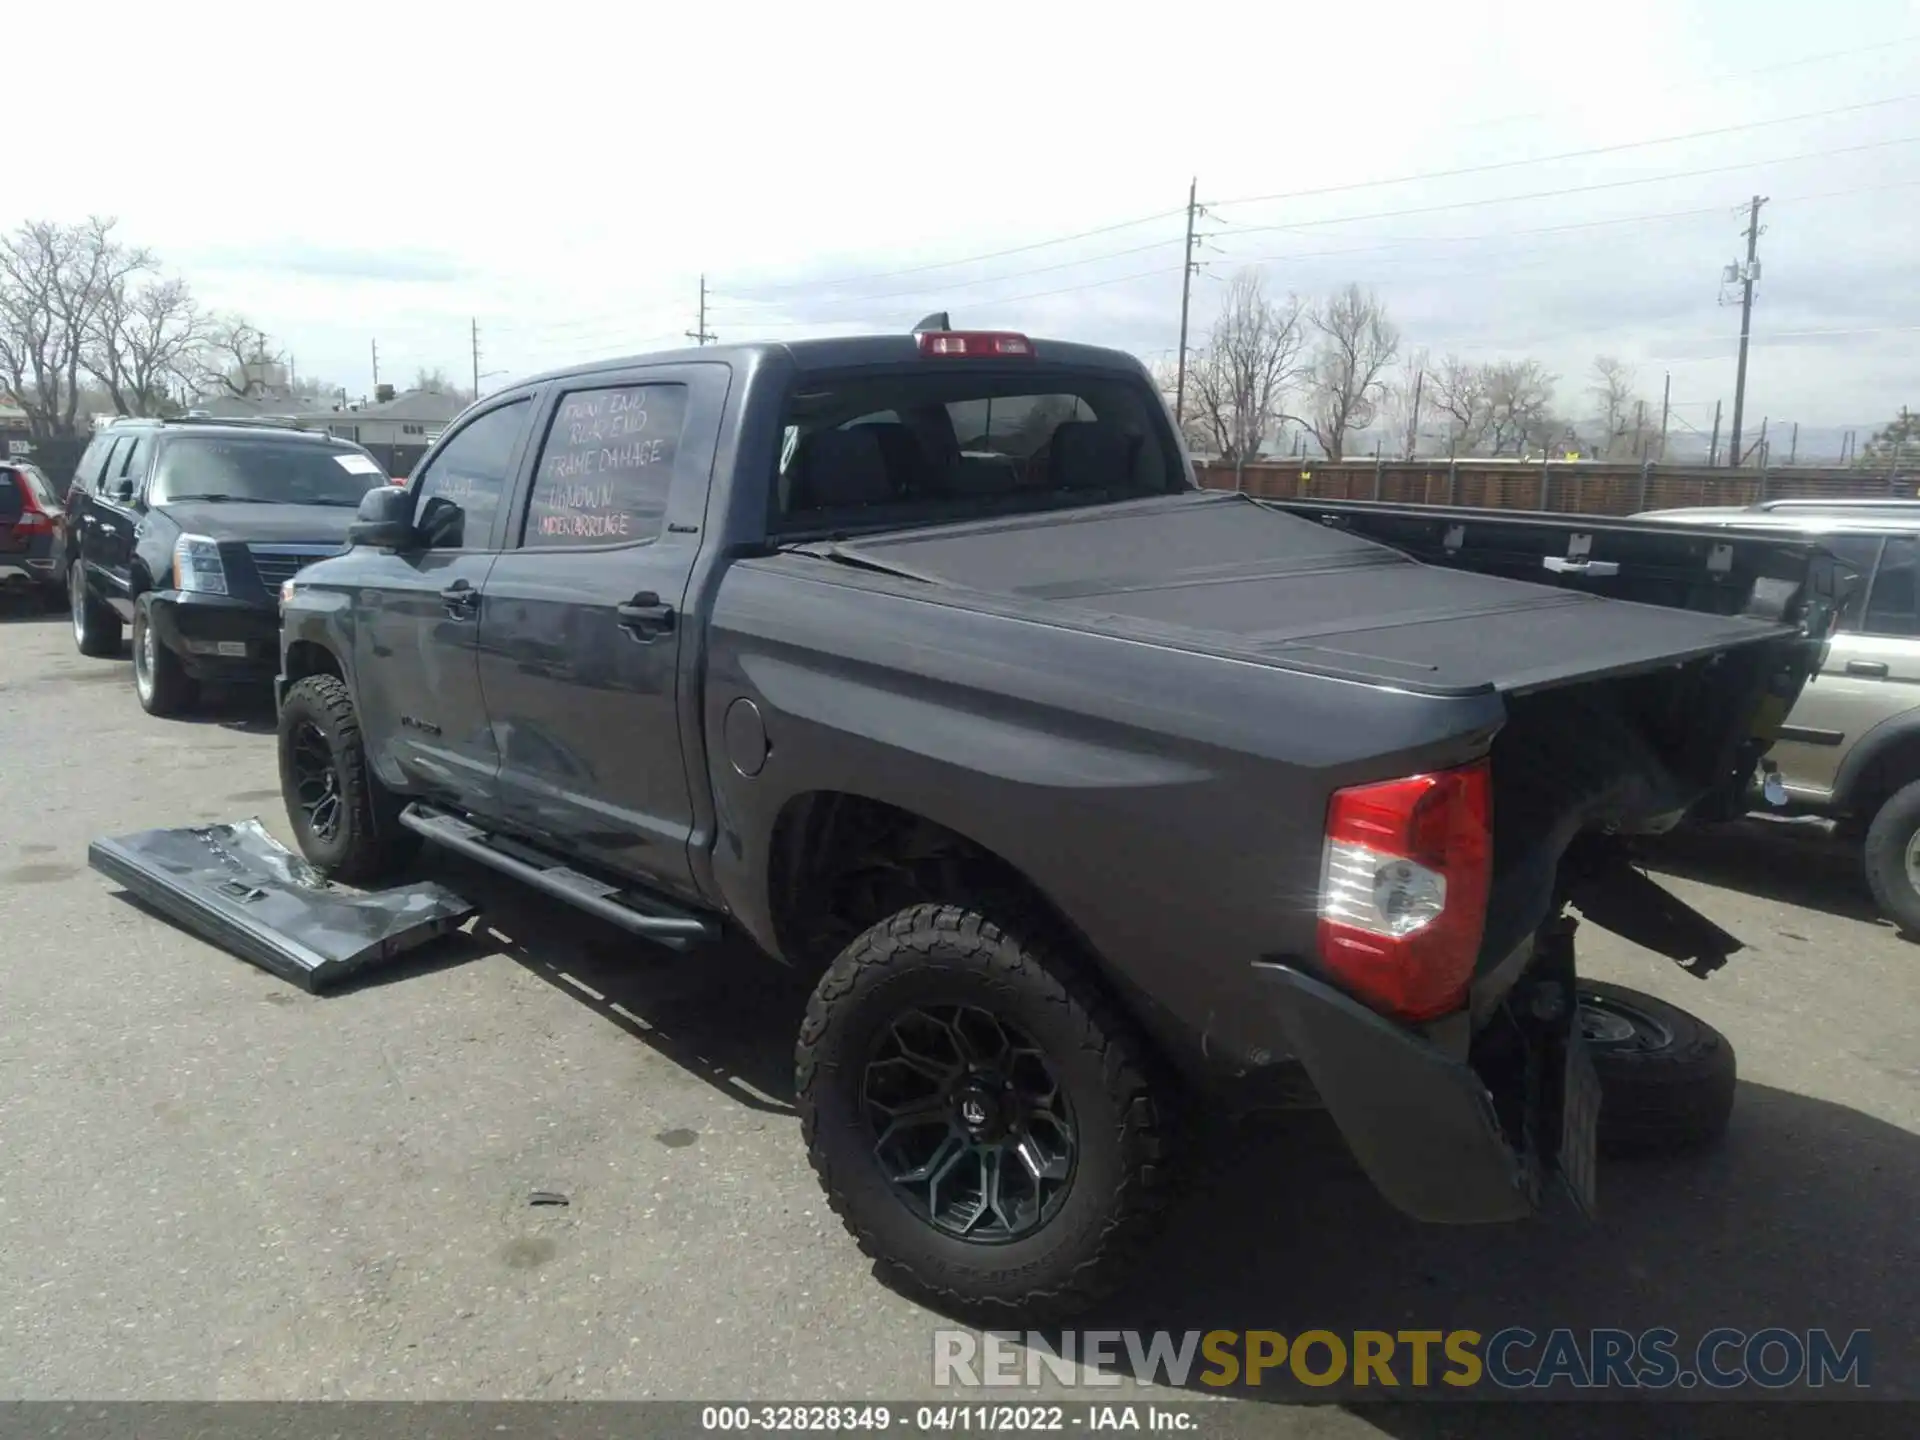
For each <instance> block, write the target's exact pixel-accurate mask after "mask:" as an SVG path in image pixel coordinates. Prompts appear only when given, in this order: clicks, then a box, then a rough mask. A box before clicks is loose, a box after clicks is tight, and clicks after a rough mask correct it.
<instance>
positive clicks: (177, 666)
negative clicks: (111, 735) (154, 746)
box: [133, 595, 200, 715]
mask: <svg viewBox="0 0 1920 1440" xmlns="http://www.w3.org/2000/svg"><path fill="white" fill-rule="evenodd" d="M133 693H134V694H135V695H137V696H139V697H140V708H141V709H142V710H144V711H146V712H147V713H148V714H149V715H180V714H183V713H185V712H186V711H188V710H191V709H192V708H193V705H194V702H195V701H197V700H198V699H199V698H200V684H199V682H198V681H196V680H195V679H194V678H193V677H192V676H191V675H189V674H187V672H186V669H185V668H184V667H183V666H182V665H181V663H180V657H179V656H178V655H176V654H174V653H173V651H171V650H169V649H168V648H167V647H166V646H165V645H164V644H162V643H161V641H160V636H159V635H158V633H156V631H155V629H154V624H153V604H152V597H151V596H148V595H142V596H141V597H140V599H139V600H138V601H137V602H136V603H135V605H134V607H133Z"/></svg>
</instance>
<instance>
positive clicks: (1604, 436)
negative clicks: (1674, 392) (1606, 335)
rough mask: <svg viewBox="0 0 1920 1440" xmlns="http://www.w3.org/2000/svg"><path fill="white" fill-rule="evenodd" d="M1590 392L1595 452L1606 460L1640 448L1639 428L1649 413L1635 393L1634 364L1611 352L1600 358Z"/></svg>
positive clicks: (1589, 388)
mask: <svg viewBox="0 0 1920 1440" xmlns="http://www.w3.org/2000/svg"><path fill="white" fill-rule="evenodd" d="M1587 393H1588V394H1589V395H1591V396H1592V397H1593V402H1594V416H1593V423H1594V427H1595V435H1594V444H1593V451H1594V453H1595V454H1596V455H1598V456H1599V457H1600V458H1602V459H1613V458H1614V457H1615V456H1617V455H1626V454H1632V453H1633V452H1634V451H1635V450H1636V449H1637V448H1638V444H1639V440H1640V438H1641V437H1640V435H1639V434H1638V430H1639V428H1640V424H1641V423H1643V422H1644V417H1645V412H1646V407H1645V405H1644V404H1642V403H1640V402H1639V401H1638V399H1637V398H1636V397H1635V395H1634V373H1633V367H1632V366H1631V365H1627V364H1624V363H1622V362H1621V361H1619V360H1616V359H1614V357H1613V356H1611V355H1601V356H1598V357H1596V358H1595V360H1594V362H1593V381H1592V383H1591V384H1590V385H1588V386H1587Z"/></svg>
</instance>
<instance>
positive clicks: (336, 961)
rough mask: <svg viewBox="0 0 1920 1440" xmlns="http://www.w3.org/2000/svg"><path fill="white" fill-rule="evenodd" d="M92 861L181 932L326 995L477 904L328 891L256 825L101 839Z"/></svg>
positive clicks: (403, 893)
mask: <svg viewBox="0 0 1920 1440" xmlns="http://www.w3.org/2000/svg"><path fill="white" fill-rule="evenodd" d="M87 863H88V864H89V865H91V866H92V867H93V868H94V869H95V870H98V871H99V872H100V873H101V874H102V875H105V876H106V877H107V878H108V879H109V880H113V881H116V882H117V883H119V884H120V885H122V886H124V887H125V888H126V889H127V891H128V892H129V893H131V894H133V895H134V896H136V897H138V898H139V899H141V900H143V901H145V902H146V903H147V904H148V905H150V906H152V907H153V908H154V909H155V910H157V911H159V912H160V913H161V914H162V915H164V916H166V917H167V919H169V920H171V921H173V922H174V923H175V924H177V925H179V926H181V927H182V928H184V929H187V930H190V931H192V932H194V933H195V934H197V935H199V936H201V937H202V938H204V939H206V940H209V941H211V942H212V943H214V944H215V945H218V946H219V947H220V948H221V949H223V950H226V951H229V952H231V953H232V954H235V955H238V956H239V957H240V958H241V959H243V960H247V961H250V962H252V963H253V964H255V965H258V966H260V967H261V968H262V969H263V970H269V971H271V972H272V973H273V974H275V975H278V976H280V977H281V978H282V979H283V980H290V981H292V982H293V983H294V984H296V985H298V986H300V987H301V988H302V989H304V990H309V991H320V990H324V989H326V988H328V987H329V986H331V985H334V984H337V983H338V982H339V981H341V980H342V979H344V978H346V977H347V976H349V975H352V974H354V973H355V972H357V971H360V970H364V969H366V968H368V967H369V966H372V965H377V964H380V963H382V962H384V961H388V960H393V959H396V958H398V957H399V956H401V955H404V954H406V953H407V952H408V951H410V950H413V949H415V948H417V947H418V946H420V945H424V944H426V943H427V942H428V941H430V940H434V939H437V938H439V937H440V936H442V935H445V934H447V933H448V932H449V931H451V930H452V929H454V927H456V926H457V925H459V924H460V923H461V922H462V921H464V920H465V919H466V918H467V917H468V916H469V915H471V914H472V913H473V909H474V907H473V906H472V905H470V904H468V903H467V902H466V901H465V900H463V899H461V898H460V897H459V896H458V895H455V894H454V893H453V892H452V891H450V890H448V889H446V888H445V887H444V886H441V885H436V884H433V883H432V882H431V881H427V882H421V883H418V884H413V885H402V886H398V887H396V888H394V889H391V890H383V891H380V892H379V893H377V894H368V895H360V894H355V893H353V892H351V891H346V890H338V889H335V888H333V887H332V886H330V885H328V884H327V883H326V881H324V880H323V879H322V878H321V877H320V875H319V873H318V872H317V871H315V870H314V869H313V868H312V867H311V866H309V865H307V864H306V863H305V862H304V861H302V860H301V859H299V858H298V857H297V856H295V855H294V854H293V853H292V852H291V851H289V850H287V849H286V848H285V847H284V846H282V845H281V844H280V843H279V842H278V841H276V840H275V839H274V838H273V837H272V836H271V835H269V834H267V832H266V831H265V830H264V829H262V828H261V826H260V822H259V821H257V820H244V821H241V822H240V823H238V824H234V825H206V826H199V827H195V828H190V829H181V830H142V831H140V832H138V833H136V834H133V835H122V836H119V837H116V838H113V839H105V840H96V841H94V842H93V844H92V845H90V846H88V847H87Z"/></svg>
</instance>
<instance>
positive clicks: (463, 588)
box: [440, 580, 480, 620]
mask: <svg viewBox="0 0 1920 1440" xmlns="http://www.w3.org/2000/svg"><path fill="white" fill-rule="evenodd" d="M440 599H441V600H442V601H443V602H444V603H445V605H446V607H447V615H448V617H449V618H451V619H454V620H470V619H472V618H473V614H474V612H475V611H476V610H478V609H479V608H480V592H479V591H478V590H476V589H474V588H473V585H472V583H471V582H470V581H466V580H456V581H454V582H453V584H451V585H449V586H448V587H447V588H446V589H444V590H442V591H441V592H440Z"/></svg>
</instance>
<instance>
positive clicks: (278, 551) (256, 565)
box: [247, 545, 341, 592]
mask: <svg viewBox="0 0 1920 1440" xmlns="http://www.w3.org/2000/svg"><path fill="white" fill-rule="evenodd" d="M340 553H341V547H340V546H337V545H249V546H248V547H247V556H248V558H249V559H251V560H252V561H253V569H254V573H255V574H256V575H258V576H259V577H260V583H261V585H262V586H264V587H265V588H266V589H267V590H268V591H269V592H272V591H276V590H278V589H279V588H280V586H281V585H282V584H283V583H284V582H286V581H288V580H291V579H292V578H293V577H294V576H295V575H298V574H299V573H300V572H301V571H302V570H304V569H306V568H307V566H309V565H311V564H313V562H314V561H316V560H324V559H326V558H327V557H328V556H329V555H338V554H340Z"/></svg>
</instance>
